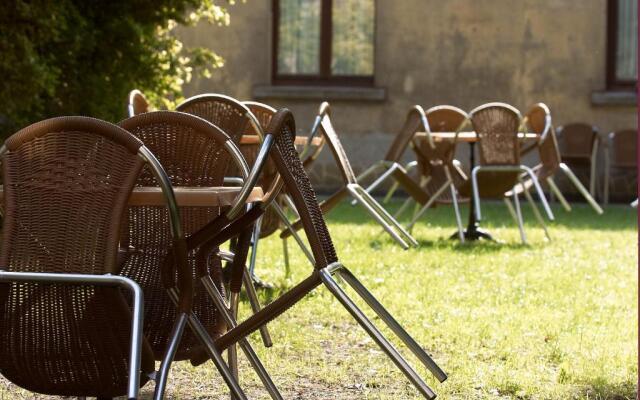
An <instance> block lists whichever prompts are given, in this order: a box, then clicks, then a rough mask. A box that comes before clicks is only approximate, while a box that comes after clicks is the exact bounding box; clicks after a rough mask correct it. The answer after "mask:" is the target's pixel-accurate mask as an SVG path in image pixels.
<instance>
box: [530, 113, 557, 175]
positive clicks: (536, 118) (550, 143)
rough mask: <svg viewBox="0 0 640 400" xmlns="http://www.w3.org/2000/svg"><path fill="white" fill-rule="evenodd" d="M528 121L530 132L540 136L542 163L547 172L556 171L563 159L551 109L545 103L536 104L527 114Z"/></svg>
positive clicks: (539, 149) (539, 145)
mask: <svg viewBox="0 0 640 400" xmlns="http://www.w3.org/2000/svg"><path fill="white" fill-rule="evenodd" d="M526 119H527V127H528V128H529V131H530V132H532V133H536V134H537V135H539V136H540V138H539V142H538V151H539V153H540V162H541V163H542V165H544V166H545V168H547V170H549V171H554V170H555V169H556V168H558V167H559V166H560V162H561V159H560V150H559V149H558V142H557V139H556V134H555V129H554V128H553V123H552V121H551V112H550V111H549V107H547V105H546V104H544V103H538V104H535V105H534V106H533V107H531V108H530V109H529V111H528V112H527V115H526Z"/></svg>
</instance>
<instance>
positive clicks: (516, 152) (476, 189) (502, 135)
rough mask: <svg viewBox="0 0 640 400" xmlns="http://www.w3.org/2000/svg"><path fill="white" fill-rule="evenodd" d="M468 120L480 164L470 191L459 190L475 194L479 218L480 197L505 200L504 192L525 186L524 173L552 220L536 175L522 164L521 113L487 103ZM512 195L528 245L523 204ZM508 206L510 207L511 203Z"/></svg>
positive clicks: (523, 235)
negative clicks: (474, 136)
mask: <svg viewBox="0 0 640 400" xmlns="http://www.w3.org/2000/svg"><path fill="white" fill-rule="evenodd" d="M469 119H470V121H471V124H472V126H473V129H474V131H475V132H476V135H478V150H479V155H480V165H478V166H476V167H474V168H473V171H472V172H471V185H470V186H471V188H469V185H468V184H464V185H462V186H461V187H460V189H459V190H460V193H461V194H462V195H463V196H465V195H467V193H469V192H471V193H470V194H471V195H473V197H474V198H473V200H474V205H475V210H474V211H475V213H476V218H477V219H478V220H480V219H481V218H482V215H481V211H480V198H481V197H488V198H498V199H500V198H505V197H504V196H505V193H507V192H509V191H512V189H513V188H514V187H515V186H516V185H517V184H520V185H521V184H522V178H521V174H524V175H525V176H527V177H528V178H529V179H531V181H532V183H533V186H534V187H535V189H536V191H537V193H538V196H539V197H540V201H541V202H542V204H543V206H544V209H545V211H546V213H547V215H548V217H549V219H551V220H553V218H554V217H553V213H552V212H551V208H550V207H549V204H548V203H547V199H546V197H545V196H544V193H543V192H542V188H541V187H540V184H539V183H538V180H537V178H536V176H535V174H534V173H533V171H532V170H531V168H529V167H527V166H525V165H522V164H521V163H520V141H519V139H518V131H519V130H520V127H521V125H522V117H521V115H520V112H519V111H518V110H517V109H516V108H514V107H512V106H510V105H508V104H505V103H488V104H484V105H482V106H479V107H477V108H475V109H474V110H472V111H471V112H470V113H469ZM469 189H471V190H469ZM512 192H513V199H514V202H515V206H516V207H515V212H514V210H513V209H512V208H511V207H509V211H510V212H511V215H512V217H513V218H514V220H515V221H516V223H517V225H518V228H519V229H520V237H521V239H522V242H523V243H526V242H527V238H526V235H525V233H524V227H523V225H522V213H521V211H520V202H519V200H518V196H517V193H516V191H514V190H513V191H512ZM506 204H507V205H510V203H508V202H507V203H506Z"/></svg>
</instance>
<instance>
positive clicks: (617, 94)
mask: <svg viewBox="0 0 640 400" xmlns="http://www.w3.org/2000/svg"><path fill="white" fill-rule="evenodd" d="M591 104H593V105H594V106H636V105H637V104H638V98H637V95H636V92H634V91H630V90H629V91H626V90H625V91H623V90H598V91H594V92H592V93H591Z"/></svg>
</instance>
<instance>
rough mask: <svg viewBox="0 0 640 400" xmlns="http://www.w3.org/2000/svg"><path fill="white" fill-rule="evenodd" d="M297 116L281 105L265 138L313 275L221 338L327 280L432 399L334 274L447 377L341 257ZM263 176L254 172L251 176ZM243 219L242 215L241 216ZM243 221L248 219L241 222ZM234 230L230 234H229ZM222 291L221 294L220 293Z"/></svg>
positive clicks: (264, 319)
mask: <svg viewBox="0 0 640 400" xmlns="http://www.w3.org/2000/svg"><path fill="white" fill-rule="evenodd" d="M295 131H296V129H295V122H294V120H293V116H292V114H291V113H290V112H289V111H288V110H281V111H279V112H278V113H277V114H276V115H275V116H273V118H272V120H271V123H270V124H269V127H268V129H267V130H266V136H265V144H268V143H271V142H272V139H274V140H275V146H274V148H273V150H272V151H271V157H272V159H273V161H274V163H275V165H276V168H277V170H278V172H279V173H280V176H281V178H282V182H283V183H284V189H286V191H287V193H289V195H290V196H291V198H292V200H293V202H294V204H295V207H296V209H297V210H298V212H299V214H300V220H301V224H302V226H303V228H304V232H305V234H306V236H307V239H308V241H309V244H310V246H311V250H312V253H313V258H314V269H313V271H312V272H311V274H310V275H309V277H308V278H306V279H305V280H303V281H302V282H301V283H299V284H297V285H296V286H294V287H293V288H292V289H291V290H289V291H287V292H286V293H285V294H283V295H282V296H280V297H279V298H277V299H276V300H274V301H273V302H272V303H270V304H268V305H266V306H265V307H264V308H263V309H262V310H260V311H259V312H257V313H255V314H253V315H252V316H250V317H249V318H247V319H246V320H244V321H242V322H241V323H239V324H238V325H237V326H235V327H233V328H232V329H231V330H229V331H228V332H227V333H225V334H224V335H223V336H222V337H220V338H218V339H217V340H216V346H217V348H219V349H221V350H222V349H225V348H227V347H228V346H230V345H232V344H233V343H235V342H237V341H238V340H241V339H242V338H244V337H246V336H247V335H249V334H250V333H252V332H254V331H256V330H257V329H259V328H260V327H261V326H264V324H266V323H268V322H270V321H272V320H273V319H275V318H277V317H278V316H280V315H281V314H282V313H284V312H285V311H286V310H288V309H289V308H291V307H292V306H293V305H295V304H296V303H297V302H298V301H300V300H302V299H303V298H304V297H305V296H306V295H307V294H309V293H310V292H311V291H313V290H314V289H315V288H316V287H318V286H320V285H325V286H326V287H327V288H328V289H329V291H330V292H331V293H332V294H333V295H334V296H336V298H337V299H338V300H339V301H340V303H341V304H342V305H343V306H344V307H345V308H346V309H347V310H348V311H349V313H350V314H351V315H352V316H353V317H354V318H355V319H356V320H357V322H358V323H359V324H360V325H361V326H362V327H363V328H364V330H365V331H366V332H367V333H368V334H369V335H370V336H371V337H372V338H373V340H374V341H375V342H376V343H377V344H378V345H379V346H380V347H381V349H382V350H383V351H384V352H385V354H387V356H389V357H390V358H391V359H392V361H393V362H394V363H395V364H396V365H397V366H398V368H400V370H401V371H402V372H403V373H404V374H405V375H406V376H407V377H408V378H409V379H410V380H411V382H412V383H413V384H414V385H415V386H416V388H417V389H418V390H419V391H420V393H421V394H422V395H424V396H425V397H426V398H429V399H432V398H434V397H435V395H434V393H433V391H432V390H431V389H430V388H429V387H428V386H427V385H426V384H425V382H424V381H423V380H422V379H421V378H420V376H419V375H418V374H417V373H416V372H415V371H414V370H413V369H412V368H411V367H410V366H409V364H408V363H407V362H406V361H405V360H404V359H403V358H402V356H401V355H400V354H399V353H398V352H397V350H396V349H395V348H394V347H393V345H391V343H389V341H388V340H387V339H386V338H385V337H384V336H383V335H382V334H381V333H380V331H378V329H377V328H376V327H375V326H374V325H373V323H372V322H371V321H370V320H369V319H367V317H366V316H365V315H364V314H363V312H362V311H361V310H360V309H359V308H358V307H357V306H356V305H355V304H354V303H353V301H352V300H351V299H350V298H349V297H348V295H347V294H346V293H345V292H344V291H343V290H342V289H341V288H340V286H338V284H337V282H336V281H335V280H334V278H333V275H334V274H338V275H340V276H341V277H342V278H343V279H344V280H345V281H346V282H347V283H348V284H349V285H350V286H351V287H352V288H353V289H354V290H355V292H356V293H357V294H358V295H359V296H361V297H362V299H363V300H364V301H365V302H366V303H367V304H368V305H369V306H370V307H371V308H372V309H373V310H374V311H375V313H376V314H377V315H378V317H379V318H380V319H381V320H382V321H384V322H385V323H386V324H387V326H388V327H389V328H390V329H391V330H392V331H393V332H394V333H395V334H396V335H397V336H398V337H399V338H400V339H401V340H402V342H403V343H404V344H405V345H407V346H408V347H409V349H410V350H411V351H412V352H413V353H414V354H415V355H416V357H417V358H418V359H419V360H420V361H421V362H422V363H423V364H424V365H425V366H426V368H428V369H429V370H430V371H431V372H433V373H434V375H435V376H436V377H437V378H438V379H439V380H440V381H441V382H442V381H444V380H445V379H446V374H445V373H444V372H443V371H442V370H441V369H440V368H439V367H438V366H437V365H436V364H435V362H434V361H433V360H432V359H431V358H430V357H429V356H428V355H427V353H426V352H425V351H424V350H423V349H422V348H421V347H420V345H418V344H417V343H416V342H415V341H414V340H413V338H411V336H409V334H408V333H407V332H406V331H405V330H404V329H403V328H402V327H401V326H400V325H399V324H398V322H397V321H396V320H395V319H394V318H393V317H392V316H391V315H390V314H389V312H387V311H386V310H385V309H384V307H383V306H382V305H381V304H380V303H379V302H378V301H377V300H376V299H375V298H374V297H373V295H371V293H370V292H369V291H368V290H367V289H366V288H365V287H364V285H362V284H361V283H360V282H359V281H358V280H357V279H356V278H355V276H354V275H353V274H351V272H349V270H348V269H347V268H346V267H344V266H343V265H342V264H340V263H339V261H338V258H337V256H336V253H335V250H334V247H333V243H332V242H331V237H330V236H329V232H328V230H327V227H326V225H325V222H324V219H323V216H322V211H321V209H320V207H319V205H318V202H317V199H316V196H315V193H314V191H313V189H312V187H311V184H310V182H309V177H308V176H307V174H306V172H305V170H304V168H303V166H302V162H301V161H300V158H299V155H298V153H297V151H296V149H295V146H294V139H295ZM252 179H256V180H257V177H255V176H252V175H250V177H249V179H248V181H251V180H252ZM268 205H269V204H268V202H267V201H265V202H263V203H261V204H260V205H259V206H258V207H256V208H254V209H252V210H251V212H253V211H254V210H257V212H259V211H260V210H261V211H262V212H264V210H265V209H266V207H268ZM245 216H247V218H249V217H250V218H249V220H251V219H255V218H257V217H259V215H252V216H249V214H245ZM236 221H239V220H236ZM240 225H242V224H240ZM225 229H229V230H231V231H235V230H241V229H242V226H236V227H235V228H234V227H229V228H225ZM218 232H220V234H219V236H221V237H223V238H222V239H217V240H214V241H213V242H212V243H205V244H203V245H202V246H201V249H203V251H208V246H209V245H211V246H216V245H217V243H218V242H220V241H221V240H224V236H225V235H224V234H223V232H224V230H223V231H220V230H218ZM226 236H228V235H226ZM201 282H202V284H203V285H204V286H205V288H207V290H209V291H210V292H212V293H214V294H215V293H216V292H217V289H216V287H215V282H214V281H213V280H212V279H211V277H210V276H209V275H202V276H201ZM218 297H220V296H218Z"/></svg>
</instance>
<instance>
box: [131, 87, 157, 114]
mask: <svg viewBox="0 0 640 400" xmlns="http://www.w3.org/2000/svg"><path fill="white" fill-rule="evenodd" d="M149 111H152V110H151V107H150V106H149V102H148V101H147V98H146V97H145V96H144V94H142V92H141V91H139V90H138V89H133V90H132V91H130V92H129V101H128V103H127V112H128V113H129V116H130V117H133V116H134V115H138V114H142V113H146V112H149Z"/></svg>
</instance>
